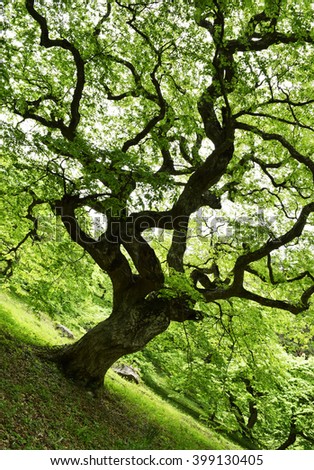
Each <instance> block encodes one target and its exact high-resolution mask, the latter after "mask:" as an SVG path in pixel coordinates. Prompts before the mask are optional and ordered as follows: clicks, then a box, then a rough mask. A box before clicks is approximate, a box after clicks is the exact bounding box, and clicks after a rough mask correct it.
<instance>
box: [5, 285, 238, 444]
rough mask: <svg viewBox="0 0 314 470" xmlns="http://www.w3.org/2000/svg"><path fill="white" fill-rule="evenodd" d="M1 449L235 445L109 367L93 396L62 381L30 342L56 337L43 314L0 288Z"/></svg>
mask: <svg viewBox="0 0 314 470" xmlns="http://www.w3.org/2000/svg"><path fill="white" fill-rule="evenodd" d="M0 327H1V342H0V357H1V358H2V362H3V364H2V369H3V374H2V379H1V380H2V384H1V390H2V392H1V393H2V395H3V396H2V397H1V401H2V406H3V413H2V414H3V416H4V422H3V429H2V430H1V434H3V436H2V437H1V448H2V449H239V448H240V447H239V446H237V445H235V444H234V443H231V442H229V441H228V440H226V439H225V438H223V437H221V436H219V435H218V434H217V433H215V432H213V431H211V430H209V429H208V428H207V427H205V426H203V425H201V424H200V423H198V422H197V421H196V420H195V419H193V418H192V417H190V416H188V415H186V414H183V413H182V412H180V411H179V410H177V409H176V408H174V407H173V406H171V405H170V404H169V403H167V402H165V401H164V400H162V399H161V398H160V397H159V396H157V395H156V394H154V393H153V392H152V391H151V390H150V389H149V388H148V387H147V386H145V385H144V384H140V385H135V384H131V383H129V382H127V381H125V380H124V379H121V378H120V377H119V376H118V375H117V374H115V373H114V372H111V373H110V374H109V377H108V378H107V380H106V386H105V389H104V393H103V395H102V396H101V397H97V398H95V397H94V396H92V395H91V394H90V393H89V392H87V391H86V390H84V389H81V388H79V387H77V386H76V385H75V384H74V383H71V382H70V381H68V380H66V379H65V378H64V376H63V375H62V374H61V373H60V371H59V370H58V368H57V367H56V365H55V364H53V363H50V362H46V361H44V360H42V359H40V358H39V357H38V356H37V355H36V353H35V350H34V347H33V346H34V345H35V346H36V345H43V344H48V345H49V344H50V345H51V344H60V343H62V342H64V339H63V338H61V337H60V335H59V334H58V333H57V331H56V330H55V328H54V324H53V322H52V321H51V320H50V319H49V318H48V317H46V316H45V315H44V314H42V315H40V317H39V316H38V315H35V314H34V313H33V312H32V311H31V310H30V308H29V307H28V308H27V307H26V306H25V305H24V304H22V303H21V302H20V301H18V300H17V299H13V298H12V297H10V296H8V295H7V294H1V295H0Z"/></svg>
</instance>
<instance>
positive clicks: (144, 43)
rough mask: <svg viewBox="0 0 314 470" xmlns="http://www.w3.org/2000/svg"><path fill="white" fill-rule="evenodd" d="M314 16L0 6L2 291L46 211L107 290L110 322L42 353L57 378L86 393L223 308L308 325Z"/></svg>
mask: <svg viewBox="0 0 314 470" xmlns="http://www.w3.org/2000/svg"><path fill="white" fill-rule="evenodd" d="M312 14H313V9H312V4H310V3H309V2H306V1H305V0H304V1H303V2H298V3H297V4H295V3H294V2H288V1H287V2H283V1H277V2H268V1H265V3H263V2H254V3H251V2H249V1H247V2H239V1H237V0H234V1H232V2H226V1H222V0H214V1H211V0H205V1H199V2H197V1H196V2H171V1H165V2H162V1H139V2H127V1H125V2H124V1H114V2H113V1H107V2H100V1H99V2H98V1H86V2H84V4H83V3H82V2H78V1H72V2H67V1H61V0H60V1H55V2H51V1H48V0H47V1H45V0H42V1H34V0H26V1H25V2H23V3H22V2H20V1H14V2H10V3H7V4H5V6H4V19H5V20H6V28H7V29H5V35H6V39H7V41H6V47H5V54H4V64H5V65H6V66H7V67H6V70H5V73H4V80H3V87H2V91H3V101H4V104H5V107H6V111H5V114H4V122H3V130H4V132H3V135H4V141H5V143H6V146H5V154H4V162H5V164H4V175H5V179H6V182H5V183H3V185H9V187H10V188H11V190H10V191H9V192H6V194H5V195H4V199H5V201H6V203H7V204H8V205H10V207H11V208H12V207H14V208H16V207H17V203H16V201H17V199H19V201H20V204H22V207H23V208H24V209H23V212H22V217H23V223H22V222H20V223H19V225H18V227H17V229H16V228H15V227H13V226H8V227H7V230H8V233H9V234H10V235H7V237H6V242H5V247H4V249H3V263H2V266H3V271H4V274H8V273H9V272H10V270H11V269H13V265H14V261H15V260H16V256H17V253H18V252H19V251H20V250H22V249H23V246H24V245H25V244H27V243H30V242H31V241H33V242H36V243H37V242H39V238H40V236H39V234H38V233H39V228H38V225H39V222H40V217H39V215H40V213H41V211H48V210H52V212H53V213H54V214H55V215H56V217H57V218H58V219H60V220H61V222H62V224H63V227H64V229H65V231H66V232H67V233H68V234H69V236H70V238H71V240H72V241H73V244H77V245H79V246H80V247H82V248H83V249H84V250H85V252H87V253H88V254H89V256H90V257H91V259H92V260H93V261H94V262H95V263H96V264H97V265H98V266H99V267H100V268H101V269H102V270H103V271H104V272H105V273H106V274H107V275H108V276H109V278H110V280H111V283H112V289H113V303H112V313H111V315H110V316H109V318H107V319H105V320H104V321H102V322H101V323H99V324H98V325H97V326H96V327H94V328H93V329H92V330H91V331H89V332H88V333H87V334H86V335H84V336H83V337H82V338H81V339H80V340H79V341H78V342H76V343H75V344H73V345H71V346H67V347H65V348H63V349H62V350H58V351H57V352H56V353H55V359H56V360H57V361H58V362H59V363H60V364H61V365H62V366H63V368H64V371H65V372H66V373H67V374H68V375H69V376H72V377H73V378H75V379H77V380H80V381H82V382H83V383H85V384H86V385H88V386H91V387H99V386H100V385H101V384H102V382H103V377H104V375H105V374H106V371H107V370H108V368H109V367H110V366H111V365H112V364H113V363H114V362H115V361H116V360H117V359H119V358H120V357H122V356H123V355H126V354H129V353H132V352H134V351H138V350H141V349H142V348H143V347H144V346H145V345H146V344H147V343H148V342H149V341H150V340H151V339H152V338H154V337H155V336H157V335H159V334H160V333H161V332H163V331H165V330H166V329H167V328H168V326H169V324H170V322H185V321H188V320H190V321H199V320H201V319H202V318H203V317H204V316H208V315H209V316H210V315H211V311H212V309H211V305H214V304H215V308H216V306H217V304H218V305H219V302H220V301H222V300H224V301H226V300H228V299H232V298H238V299H243V300H245V301H246V302H247V308H250V305H251V302H253V303H257V304H258V305H260V306H261V307H262V308H266V309H282V310H286V311H288V312H290V313H291V314H292V315H298V314H301V313H302V312H304V311H305V310H307V309H309V307H310V299H311V296H312V294H313V292H314V283H313V280H314V277H313V273H312V272H311V268H312V266H311V241H312V239H313V232H312V231H311V223H312V222H313V211H314V202H313V175H314V162H313V160H312V159H311V150H312V148H311V145H312V144H311V137H312V133H313V127H311V116H312V113H313V103H314V97H313V90H312V87H311V83H310V82H311V80H312V78H313V73H314V71H313V67H312V63H313V25H312V23H311V18H312ZM8 25H10V26H8ZM3 187H4V186H3ZM8 207H9V206H8ZM20 207H21V206H20ZM219 211H220V212H219ZM223 211H224V212H223ZM235 212H237V214H235ZM195 214H197V217H196V218H195ZM219 214H225V215H224V217H222V216H221V215H219ZM233 214H235V215H233ZM218 215H219V216H218ZM239 215H241V217H240V218H239ZM236 216H237V217H236ZM92 219H94V221H95V219H97V229H95V226H94V225H95V224H93V222H92ZM222 224H225V227H226V225H227V229H228V230H227V229H226V230H227V231H224V232H223V234H222V233H221V229H220V228H219V227H220V225H222ZM160 231H163V233H164V239H163V240H162V241H161V240H160ZM158 237H159V238H158ZM69 249H70V248H69ZM192 255H193V256H192ZM91 282H92V281H91ZM78 288H79V286H78Z"/></svg>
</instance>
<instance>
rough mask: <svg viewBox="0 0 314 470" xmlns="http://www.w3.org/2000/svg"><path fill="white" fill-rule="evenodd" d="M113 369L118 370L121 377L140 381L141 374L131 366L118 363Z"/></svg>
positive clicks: (136, 381) (131, 380)
mask: <svg viewBox="0 0 314 470" xmlns="http://www.w3.org/2000/svg"><path fill="white" fill-rule="evenodd" d="M112 370H113V371H114V372H116V374H118V375H120V377H123V378H124V379H126V380H129V381H130V382H135V383H136V384H139V383H140V376H139V375H138V373H137V372H136V371H135V370H134V369H133V367H131V366H127V365H126V364H117V365H115V366H113V367H112Z"/></svg>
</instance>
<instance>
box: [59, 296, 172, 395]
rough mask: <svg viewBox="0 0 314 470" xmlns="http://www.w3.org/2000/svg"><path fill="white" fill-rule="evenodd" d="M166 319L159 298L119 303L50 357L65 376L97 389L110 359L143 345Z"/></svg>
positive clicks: (164, 326) (162, 328)
mask: <svg viewBox="0 0 314 470" xmlns="http://www.w3.org/2000/svg"><path fill="white" fill-rule="evenodd" d="M169 323H170V311H169V308H168V307H167V303H166V302H164V301H162V300H161V299H155V300H154V301H149V300H143V301H142V302H140V303H138V304H136V305H133V306H131V307H128V306H127V305H121V304H120V306H119V308H118V309H117V310H114V311H113V312H112V314H111V315H110V317H109V318H108V319H106V320H104V321H102V322H101V323H99V324H98V325H96V326H95V327H94V328H93V329H92V330H90V331H88V332H87V333H86V334H85V335H84V336H83V337H82V338H81V339H79V340H78V341H77V342H76V343H74V344H72V345H69V346H66V347H64V348H62V349H61V350H59V351H57V352H56V353H55V354H54V356H53V357H52V359H53V360H55V361H56V362H57V363H58V364H59V365H60V366H61V367H62V369H63V371H64V373H65V374H66V375H67V376H68V377H71V378H72V379H74V380H75V381H77V382H78V383H80V384H81V385H83V386H85V387H87V388H90V389H94V390H95V389H99V388H101V387H102V386H103V382H104V376H105V374H106V372H107V371H108V369H109V368H110V367H111V366H112V364H113V363H114V362H116V361H117V360H118V359H119V358H121V357H122V356H125V355H127V354H130V353H134V352H136V351H139V350H141V349H143V348H144V346H145V345H146V344H147V343H148V342H149V341H150V340H151V339H153V338H154V337H155V336H157V335H159V334H160V333H162V332H163V331H165V330H166V329H167V328H168V326H169Z"/></svg>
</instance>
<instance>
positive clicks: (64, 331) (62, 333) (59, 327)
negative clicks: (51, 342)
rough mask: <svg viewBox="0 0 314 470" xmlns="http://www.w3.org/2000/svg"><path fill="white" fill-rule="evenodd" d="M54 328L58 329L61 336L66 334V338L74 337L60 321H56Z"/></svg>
mask: <svg viewBox="0 0 314 470" xmlns="http://www.w3.org/2000/svg"><path fill="white" fill-rule="evenodd" d="M56 330H59V331H60V332H61V335H62V336H66V337H67V338H71V339H73V338H74V334H73V333H72V331H71V330H69V328H67V327H66V326H64V325H61V323H58V325H56Z"/></svg>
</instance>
